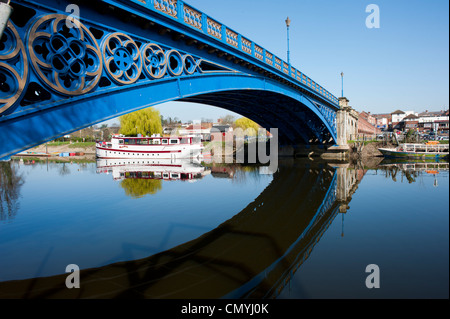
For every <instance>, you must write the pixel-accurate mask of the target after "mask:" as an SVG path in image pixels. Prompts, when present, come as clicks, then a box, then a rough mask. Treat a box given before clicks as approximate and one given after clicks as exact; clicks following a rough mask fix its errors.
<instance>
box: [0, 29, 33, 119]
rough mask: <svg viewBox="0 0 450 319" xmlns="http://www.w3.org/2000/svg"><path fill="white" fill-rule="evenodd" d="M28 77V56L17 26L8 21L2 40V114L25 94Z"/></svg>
mask: <svg viewBox="0 0 450 319" xmlns="http://www.w3.org/2000/svg"><path fill="white" fill-rule="evenodd" d="M27 78H28V57H27V54H26V51H25V46H24V44H23V42H22V39H21V38H20V36H19V33H18V32H17V30H16V28H15V27H14V25H13V24H12V23H11V22H8V24H7V26H6V28H5V30H4V32H3V37H2V41H1V42H0V114H1V113H6V111H7V110H8V109H9V108H10V107H11V106H13V105H14V104H15V103H16V101H18V100H19V99H20V98H21V96H22V95H23V92H24V89H25V85H26V82H27Z"/></svg>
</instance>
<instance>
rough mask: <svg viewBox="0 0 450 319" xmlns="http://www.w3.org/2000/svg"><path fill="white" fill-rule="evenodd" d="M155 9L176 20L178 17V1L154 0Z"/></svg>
mask: <svg viewBox="0 0 450 319" xmlns="http://www.w3.org/2000/svg"><path fill="white" fill-rule="evenodd" d="M154 5H155V9H156V10H158V11H161V12H163V13H165V14H168V15H170V16H172V17H174V18H176V17H177V16H178V10H177V0H154Z"/></svg>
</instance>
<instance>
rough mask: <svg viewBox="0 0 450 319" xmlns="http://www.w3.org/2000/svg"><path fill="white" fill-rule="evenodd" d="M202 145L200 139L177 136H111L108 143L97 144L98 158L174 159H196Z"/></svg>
mask: <svg viewBox="0 0 450 319" xmlns="http://www.w3.org/2000/svg"><path fill="white" fill-rule="evenodd" d="M202 149H203V145H202V143H201V139H200V137H197V136H178V137H173V136H171V137H162V136H159V135H153V136H151V137H147V136H146V137H127V136H123V135H117V136H113V137H112V138H111V141H110V142H97V143H96V155H97V157H98V158H116V159H118V158H142V159H150V158H155V159H167V158H168V159H176V158H197V157H199V156H200V155H201V151H202Z"/></svg>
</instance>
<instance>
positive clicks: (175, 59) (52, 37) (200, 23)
mask: <svg viewBox="0 0 450 319" xmlns="http://www.w3.org/2000/svg"><path fill="white" fill-rule="evenodd" d="M71 2H72V3H73V1H64V0H41V1H28V0H24V1H19V0H17V1H11V6H12V7H13V8H14V12H13V14H12V15H11V18H10V20H9V21H8V23H7V27H6V29H5V31H4V33H3V36H2V38H1V41H0V141H1V142H0V158H2V157H8V156H11V155H13V154H15V153H17V152H20V151H22V150H25V149H28V148H31V147H33V146H36V145H39V144H42V143H44V142H46V141H49V140H52V139H55V138H57V137H59V136H62V135H65V134H68V133H70V132H73V131H76V130H79V129H82V128H84V127H87V126H90V125H93V124H95V123H100V122H103V121H105V120H108V119H112V118H115V117H117V116H120V115H123V114H126V113H129V112H133V111H137V110H139V109H142V108H146V107H150V106H154V105H157V104H160V103H163V102H168V101H187V102H195V103H203V104H208V105H212V106H217V107H221V108H224V109H227V110H230V111H234V112H236V113H239V114H241V115H243V116H246V117H248V118H250V119H252V120H254V121H255V122H257V123H258V124H260V125H261V126H262V127H264V128H266V129H268V130H270V129H271V128H277V129H278V135H279V143H280V144H281V145H294V146H296V145H334V144H336V141H337V126H336V115H337V111H338V110H339V105H338V99H337V98H336V97H335V96H333V95H332V94H331V93H330V92H328V91H327V90H326V89H325V88H323V87H322V86H320V85H319V84H318V83H316V82H315V81H313V80H312V79H311V78H310V77H308V76H307V75H305V74H303V73H302V72H301V71H300V70H297V69H296V68H294V67H293V66H292V65H290V64H288V63H286V62H285V61H283V60H282V59H281V58H279V57H277V56H275V55H274V54H273V53H271V52H270V51H269V50H268V49H266V48H263V47H262V46H260V45H258V44H257V43H255V42H253V41H251V40H250V39H248V38H246V37H245V36H243V35H241V34H239V33H238V32H237V31H235V30H233V29H231V28H229V27H228V26H226V25H224V24H222V23H220V22H218V21H216V20H214V19H213V18H212V17H210V16H208V15H207V14H205V13H203V12H201V11H199V10H198V9H196V8H194V7H192V6H190V5H189V4H187V3H185V2H184V1H181V0H127V1H125V0H104V1H92V0H91V1H77V6H76V7H74V6H73V5H72V4H71ZM77 12H79V16H78V15H77V14H76V13H77Z"/></svg>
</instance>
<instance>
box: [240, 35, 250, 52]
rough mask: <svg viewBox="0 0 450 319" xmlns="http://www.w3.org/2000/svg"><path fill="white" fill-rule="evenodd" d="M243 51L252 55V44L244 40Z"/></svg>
mask: <svg viewBox="0 0 450 319" xmlns="http://www.w3.org/2000/svg"><path fill="white" fill-rule="evenodd" d="M242 50H243V51H244V52H246V53H248V54H252V43H251V42H250V41H249V40H247V39H246V38H242Z"/></svg>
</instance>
